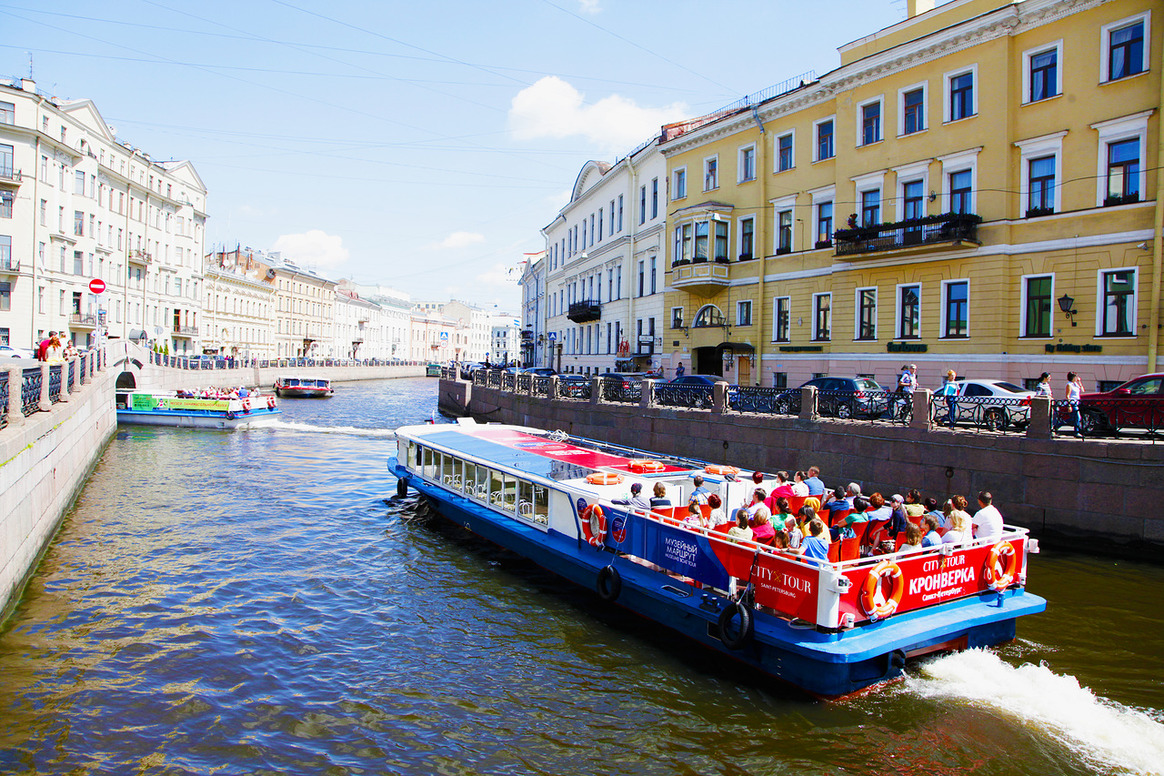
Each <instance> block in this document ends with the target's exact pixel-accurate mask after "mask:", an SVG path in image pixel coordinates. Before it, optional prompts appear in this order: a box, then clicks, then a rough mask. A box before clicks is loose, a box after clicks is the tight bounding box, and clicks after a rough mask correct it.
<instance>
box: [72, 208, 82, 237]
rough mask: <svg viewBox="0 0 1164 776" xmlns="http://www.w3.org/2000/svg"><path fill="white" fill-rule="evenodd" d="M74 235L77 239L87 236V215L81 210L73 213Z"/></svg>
mask: <svg viewBox="0 0 1164 776" xmlns="http://www.w3.org/2000/svg"><path fill="white" fill-rule="evenodd" d="M73 234H74V235H76V236H77V237H84V236H85V214H84V213H82V212H81V211H80V210H74V211H73Z"/></svg>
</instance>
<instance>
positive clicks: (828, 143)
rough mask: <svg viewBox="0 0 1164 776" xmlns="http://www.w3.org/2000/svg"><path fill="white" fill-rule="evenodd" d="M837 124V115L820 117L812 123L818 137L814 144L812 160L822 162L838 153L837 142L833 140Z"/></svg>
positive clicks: (814, 133) (814, 132)
mask: <svg viewBox="0 0 1164 776" xmlns="http://www.w3.org/2000/svg"><path fill="white" fill-rule="evenodd" d="M835 126H836V117H835V116H829V117H828V118H824V119H819V120H817V121H814V122H813V123H812V131H813V135H814V137H815V138H816V142H815V143H814V144H813V157H812V160H813V161H814V162H822V161H824V160H825V159H832V158H833V157H834V156H836V155H837V147H836V143H835V142H834V140H833V135H834V133H835Z"/></svg>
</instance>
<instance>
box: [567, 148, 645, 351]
mask: <svg viewBox="0 0 1164 776" xmlns="http://www.w3.org/2000/svg"><path fill="white" fill-rule="evenodd" d="M626 166H627V167H628V168H629V169H630V174H631V185H630V191H628V192H627V194H628V196H627V201H628V202H634V201H635V191H636V190H637V189H638V182H639V171H638V170H636V169H635V162H634V159H632V158H631V156H630V155H629V154H628V155H627V157H626ZM666 190H667V187H666V186H664V187H663V191H666ZM665 198H666V195H665V194H664V199H665ZM630 221H631V227H630V243H629V247H628V249H627V251H628V254H629V257H630V266H629V267H627V270H628V272H627V273H626V276H627V282H628V283H630V286H629V288H628V289H627V290H628V291H629V292H630V293H628V294H627V295H626V296H627V315H626V328H627V332H628V334H627V343H628V344H629V343H630V334H629V332H631V331H637V330H636V329H635V328H634V327H633V326H631V324H632V323H634V320H635V295H634V285H635V284H634V277H635V242H636V237H638V231H639V229H638V227H637V226H636V225H635V219H634V217H633V216H632V217H631V220H630ZM663 255H664V263H665V262H666V253H664V254H663ZM664 293H665V292H664ZM638 349H639V335H638V334H635V349H634V351H633V352H636V353H637V352H638ZM627 355H628V356H629V355H630V352H628V353H627ZM662 355H663V354H662V352H661V350H660V353H659V357H660V360H661V359H662ZM558 360H559V362H560V361H561V353H560V352H559V355H558ZM660 366H662V365H661V364H660Z"/></svg>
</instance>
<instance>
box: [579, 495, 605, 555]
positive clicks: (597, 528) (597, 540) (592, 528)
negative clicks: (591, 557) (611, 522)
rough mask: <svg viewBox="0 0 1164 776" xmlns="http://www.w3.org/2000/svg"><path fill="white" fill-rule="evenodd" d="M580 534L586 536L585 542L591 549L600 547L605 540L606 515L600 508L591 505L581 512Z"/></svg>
mask: <svg viewBox="0 0 1164 776" xmlns="http://www.w3.org/2000/svg"><path fill="white" fill-rule="evenodd" d="M582 533H584V534H586V541H587V542H589V543H590V544H591V546H593V547H601V546H602V540H603V539H605V538H606V515H604V514H603V513H602V507H600V506H598V505H597V504H591V505H590V506H588V507H586V508H585V509H583V510H582Z"/></svg>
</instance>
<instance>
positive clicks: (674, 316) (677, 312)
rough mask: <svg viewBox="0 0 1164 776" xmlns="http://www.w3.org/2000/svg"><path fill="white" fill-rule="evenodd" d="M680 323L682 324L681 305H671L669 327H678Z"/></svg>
mask: <svg viewBox="0 0 1164 776" xmlns="http://www.w3.org/2000/svg"><path fill="white" fill-rule="evenodd" d="M682 325H683V308H682V307H672V308H671V328H672V329H678V328H679V327H680V326H682Z"/></svg>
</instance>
